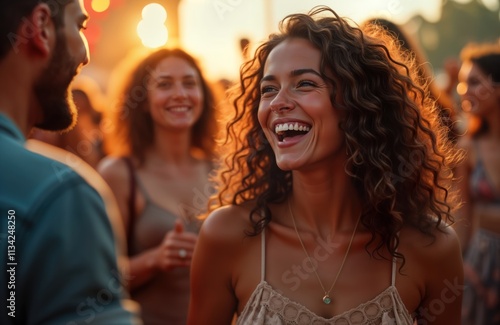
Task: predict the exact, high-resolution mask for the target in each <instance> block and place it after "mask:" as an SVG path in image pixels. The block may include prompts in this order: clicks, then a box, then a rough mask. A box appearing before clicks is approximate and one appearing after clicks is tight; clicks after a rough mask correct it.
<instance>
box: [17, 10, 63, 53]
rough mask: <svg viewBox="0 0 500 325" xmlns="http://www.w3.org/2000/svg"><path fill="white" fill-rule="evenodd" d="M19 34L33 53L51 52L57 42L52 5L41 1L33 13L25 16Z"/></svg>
mask: <svg viewBox="0 0 500 325" xmlns="http://www.w3.org/2000/svg"><path fill="white" fill-rule="evenodd" d="M18 35H19V36H20V38H21V41H22V40H24V42H26V43H27V44H29V47H30V48H31V49H32V51H33V54H39V55H42V56H46V55H48V54H49V53H50V52H51V48H52V47H53V45H54V42H55V26H54V22H53V20H52V17H51V10H50V7H49V6H48V5H47V4H46V3H39V4H38V5H36V6H35V8H34V9H33V11H32V12H31V14H30V15H29V16H27V17H25V18H23V20H22V22H21V25H20V27H19V31H18Z"/></svg>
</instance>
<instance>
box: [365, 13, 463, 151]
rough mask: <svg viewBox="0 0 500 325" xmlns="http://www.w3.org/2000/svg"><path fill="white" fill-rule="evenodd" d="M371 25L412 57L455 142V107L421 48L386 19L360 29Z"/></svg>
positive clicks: (376, 19)
mask: <svg viewBox="0 0 500 325" xmlns="http://www.w3.org/2000/svg"><path fill="white" fill-rule="evenodd" d="M371 24H376V25H378V26H381V27H382V28H384V29H385V30H386V31H387V32H388V33H389V34H390V35H391V36H393V37H394V40H395V42H397V43H398V45H399V48H400V49H401V50H402V51H403V52H404V53H403V55H409V56H411V57H413V59H414V60H415V63H416V69H417V76H418V78H420V80H419V81H420V83H421V84H423V85H425V86H426V90H427V91H429V94H430V98H432V99H433V100H435V101H436V104H437V107H438V109H439V116H440V118H441V123H442V124H443V125H444V126H445V127H446V128H448V133H447V135H448V138H449V139H450V140H451V141H452V142H456V141H457V139H458V136H459V132H460V131H459V130H458V127H457V124H456V122H457V121H456V110H457V108H456V105H455V102H454V101H453V98H452V97H451V96H450V95H449V93H448V92H447V91H446V89H441V88H439V86H438V85H437V84H436V81H435V76H434V75H433V72H432V69H431V66H430V63H429V62H428V60H427V58H426V56H425V54H424V51H423V49H422V47H421V46H420V45H419V44H418V42H417V40H416V39H415V38H414V37H410V35H409V34H408V33H407V32H406V31H405V30H404V28H403V27H402V26H400V25H398V24H396V23H394V22H392V21H390V20H388V19H384V18H372V19H370V20H368V21H366V22H364V23H363V24H362V25H361V27H362V28H365V29H366V28H367V26H369V25H371Z"/></svg>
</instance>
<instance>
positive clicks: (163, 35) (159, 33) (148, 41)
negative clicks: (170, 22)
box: [137, 20, 168, 48]
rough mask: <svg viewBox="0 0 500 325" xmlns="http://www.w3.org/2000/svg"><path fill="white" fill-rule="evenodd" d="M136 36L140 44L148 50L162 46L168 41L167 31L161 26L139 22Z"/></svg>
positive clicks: (148, 22) (149, 22)
mask: <svg viewBox="0 0 500 325" xmlns="http://www.w3.org/2000/svg"><path fill="white" fill-rule="evenodd" d="M137 34H138V35H139V37H140V39H141V41H142V44H143V45H144V46H146V47H149V48H156V47H160V46H163V45H165V44H166V43H167V41H168V30H167V27H165V25H163V24H158V23H155V22H151V21H146V20H141V21H140V22H139V24H138V25H137Z"/></svg>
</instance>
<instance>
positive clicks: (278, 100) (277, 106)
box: [270, 91, 293, 113]
mask: <svg viewBox="0 0 500 325" xmlns="http://www.w3.org/2000/svg"><path fill="white" fill-rule="evenodd" d="M270 108H271V111H272V112H275V113H282V112H285V111H289V110H292V109H293V103H292V102H291V101H290V100H289V98H288V97H287V95H286V94H285V92H284V91H280V92H278V94H277V95H276V97H274V99H273V100H272V101H271V104H270Z"/></svg>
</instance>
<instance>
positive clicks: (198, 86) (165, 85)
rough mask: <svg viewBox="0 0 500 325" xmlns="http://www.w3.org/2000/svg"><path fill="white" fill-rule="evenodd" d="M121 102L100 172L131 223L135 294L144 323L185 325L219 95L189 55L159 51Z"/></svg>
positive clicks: (136, 72)
mask: <svg viewBox="0 0 500 325" xmlns="http://www.w3.org/2000/svg"><path fill="white" fill-rule="evenodd" d="M117 100H118V103H119V104H118V106H117V108H118V109H117V112H116V113H117V114H116V116H115V119H114V123H115V124H114V125H115V127H116V134H115V137H114V138H112V139H108V141H109V147H110V148H111V149H113V152H112V154H113V155H112V156H109V157H107V158H104V159H103V161H102V162H101V163H100V165H99V168H98V169H99V171H100V173H101V174H102V176H103V178H104V179H105V180H106V181H107V182H108V183H109V185H110V187H111V189H112V190H113V192H114V194H115V196H116V198H117V201H118V204H119V206H120V210H121V213H122V216H123V219H124V224H125V226H126V230H127V239H128V249H129V256H130V270H131V271H130V272H131V274H130V276H129V279H130V288H131V294H132V298H133V299H135V300H137V301H138V302H139V303H140V304H141V309H142V318H143V320H144V324H145V325H154V324H172V325H177V324H179V325H180V324H182V325H184V324H185V323H186V316H187V309H188V303H189V270H190V265H191V257H192V252H193V248H194V245H195V243H196V239H197V232H198V229H199V221H198V220H197V219H196V216H197V215H198V214H201V213H203V212H204V211H205V207H206V202H207V200H208V197H209V195H210V194H211V191H210V190H211V185H210V184H209V180H208V178H209V173H210V172H211V170H212V159H213V158H214V156H213V150H214V146H215V135H216V120H215V98H214V95H213V93H212V91H211V89H210V88H209V86H208V83H207V81H206V80H205V79H204V78H203V75H202V73H201V71H200V69H199V67H198V65H197V63H196V62H195V60H194V59H193V58H192V57H191V56H190V55H189V54H187V53H186V52H184V51H182V50H180V49H174V50H168V49H161V50H158V51H156V52H153V53H152V54H150V55H149V56H147V57H146V58H145V59H144V60H142V61H141V62H140V63H139V65H138V66H137V67H136V68H135V70H133V72H132V73H131V75H130V76H129V79H127V82H126V84H125V87H124V89H123V90H122V92H121V96H120V97H119V98H117Z"/></svg>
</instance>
